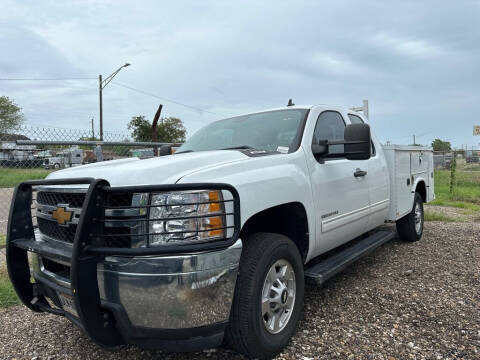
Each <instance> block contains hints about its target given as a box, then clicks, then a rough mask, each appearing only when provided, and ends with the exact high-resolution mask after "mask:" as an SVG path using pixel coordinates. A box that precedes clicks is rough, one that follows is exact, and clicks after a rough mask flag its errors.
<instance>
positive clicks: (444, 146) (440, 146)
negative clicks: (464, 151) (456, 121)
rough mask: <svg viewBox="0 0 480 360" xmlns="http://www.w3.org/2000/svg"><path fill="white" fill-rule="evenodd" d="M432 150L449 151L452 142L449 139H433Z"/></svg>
mask: <svg viewBox="0 0 480 360" xmlns="http://www.w3.org/2000/svg"><path fill="white" fill-rule="evenodd" d="M432 147H433V151H451V150H452V144H450V142H449V141H443V140H440V139H435V140H433V141H432Z"/></svg>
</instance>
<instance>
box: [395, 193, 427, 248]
mask: <svg viewBox="0 0 480 360" xmlns="http://www.w3.org/2000/svg"><path fill="white" fill-rule="evenodd" d="M423 223H424V213H423V199H422V196H421V195H420V194H419V193H418V192H416V193H415V196H414V198H413V208H412V211H411V212H410V213H408V214H407V215H405V216H404V217H403V218H401V219H399V220H397V232H398V235H399V237H400V240H403V241H407V242H414V241H418V240H420V238H421V237H422V234H423Z"/></svg>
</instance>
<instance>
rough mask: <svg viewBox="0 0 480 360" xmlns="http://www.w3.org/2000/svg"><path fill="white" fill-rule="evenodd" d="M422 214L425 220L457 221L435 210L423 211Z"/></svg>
mask: <svg viewBox="0 0 480 360" xmlns="http://www.w3.org/2000/svg"><path fill="white" fill-rule="evenodd" d="M424 216H425V221H442V222H457V221H459V220H457V219H455V218H453V217H451V216H447V215H443V214H439V213H437V212H431V211H425V214H424Z"/></svg>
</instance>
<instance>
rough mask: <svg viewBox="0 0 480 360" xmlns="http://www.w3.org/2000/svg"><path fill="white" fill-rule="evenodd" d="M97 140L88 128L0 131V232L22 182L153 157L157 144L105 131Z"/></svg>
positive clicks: (34, 127)
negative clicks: (78, 168)
mask: <svg viewBox="0 0 480 360" xmlns="http://www.w3.org/2000/svg"><path fill="white" fill-rule="evenodd" d="M98 139H99V135H98V134H97V133H92V131H88V130H76V129H62V128H54V127H39V126H32V125H26V126H22V127H20V128H18V129H15V130H12V131H9V132H8V133H3V134H1V133H0V235H2V234H5V233H6V227H7V221H8V214H9V209H10V202H11V199H12V195H13V189H14V187H15V186H16V185H17V184H19V183H21V182H22V181H26V180H32V179H43V178H45V177H46V176H47V175H48V174H49V173H51V172H52V171H57V170H59V169H64V168H69V167H73V166H79V165H83V164H89V163H94V162H98V161H108V160H115V159H122V158H126V157H139V158H148V157H153V156H154V151H155V150H156V149H158V147H159V145H160V144H159V143H155V144H154V143H137V142H134V141H133V140H132V139H131V136H130V135H129V134H126V133H114V132H110V133H109V132H105V133H104V136H103V142H99V141H98ZM52 142H53V143H52ZM154 145H155V146H154Z"/></svg>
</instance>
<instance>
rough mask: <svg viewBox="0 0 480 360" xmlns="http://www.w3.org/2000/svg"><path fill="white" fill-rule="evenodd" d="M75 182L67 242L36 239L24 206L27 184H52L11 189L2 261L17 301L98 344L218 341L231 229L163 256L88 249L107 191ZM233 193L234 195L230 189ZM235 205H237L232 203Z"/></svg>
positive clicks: (233, 268)
mask: <svg viewBox="0 0 480 360" xmlns="http://www.w3.org/2000/svg"><path fill="white" fill-rule="evenodd" d="M82 181H83V182H87V181H89V182H90V188H89V191H88V193H87V197H86V200H85V203H84V206H83V208H82V215H81V217H80V220H79V225H78V228H77V233H76V235H75V240H74V243H73V245H70V244H62V243H59V242H57V241H48V240H44V239H41V238H39V237H38V236H37V234H36V233H35V230H34V227H33V226H32V220H31V213H30V208H29V207H28V206H27V203H29V201H31V196H32V195H31V193H32V189H31V186H32V185H35V184H40V185H45V183H47V185H50V184H52V183H53V182H49V181H41V182H30V183H27V184H26V185H25V184H21V185H19V187H17V189H16V191H15V194H14V201H13V204H12V207H11V212H10V218H9V228H8V235H7V266H8V270H9V275H10V278H11V280H12V283H13V285H14V287H15V290H16V291H17V294H18V295H19V297H20V299H21V300H22V302H23V303H24V304H25V305H26V306H27V307H29V308H30V309H32V310H34V311H39V312H50V313H54V314H57V315H62V316H65V317H67V318H68V319H70V320H71V321H72V322H74V323H75V324H77V325H78V326H79V327H80V328H82V329H83V330H84V331H85V332H86V333H87V334H88V335H89V336H90V337H91V338H92V339H93V340H94V341H95V342H97V343H98V344H99V345H101V346H104V347H112V346H117V345H120V344H125V343H128V344H136V345H139V346H142V347H145V348H159V349H163V350H167V351H191V350H196V349H200V348H206V347H214V346H217V345H219V344H220V343H221V342H222V340H223V332H224V329H225V327H226V325H227V322H228V318H229V314H230V308H231V303H232V299H233V295H234V289H235V282H236V277H237V272H238V264H239V261H240V255H241V251H242V241H241V240H240V239H239V238H238V233H239V231H238V226H237V225H235V231H234V235H233V236H232V237H231V238H229V239H226V240H225V241H223V242H222V244H218V245H216V246H212V244H207V246H205V248H204V249H202V247H201V246H197V245H196V246H195V247H193V248H185V250H184V251H182V249H181V248H180V247H179V246H177V247H175V248H171V251H169V252H167V253H166V252H165V251H162V250H160V249H159V250H156V249H153V248H146V249H138V248H136V249H117V248H113V249H111V248H106V247H99V246H98V245H97V246H94V245H96V244H95V243H92V239H91V237H89V235H88V233H89V232H92V230H91V228H92V227H94V226H95V225H94V223H93V222H92V221H94V220H95V218H96V217H99V216H101V215H100V214H99V213H98V211H97V208H100V206H98V199H99V198H101V197H102V194H101V192H102V191H109V188H108V184H107V185H105V183H102V181H101V180H100V181H99V180H91V179H78V182H77V183H82ZM54 182H55V184H57V183H58V182H62V181H58V180H57V181H54ZM65 182H67V181H65ZM189 186H192V185H189ZM193 186H198V187H201V186H209V187H210V188H212V187H225V185H218V184H217V185H214V184H207V185H206V184H193ZM177 187H178V188H181V187H185V186H184V185H182V186H177ZM102 189H103V190H102ZM105 189H107V190H105ZM232 189H233V188H229V189H228V190H229V191H232ZM232 193H233V194H234V200H238V194H237V193H236V191H235V190H234V189H233V191H232ZM235 206H236V208H237V209H238V208H239V204H238V201H237V202H236V205H235ZM96 211H97V212H96ZM238 216H239V215H237V217H236V220H237V219H238ZM235 223H236V224H238V222H237V221H236V222H235ZM32 253H33V255H31V254H32ZM29 254H30V256H29ZM29 258H30V262H29ZM52 262H53V263H55V264H57V265H60V266H63V269H66V270H65V271H63V272H56V271H52V268H51V265H50V268H49V266H47V263H50V264H52ZM31 277H33V278H34V280H35V281H34V282H33V283H32V281H31Z"/></svg>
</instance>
